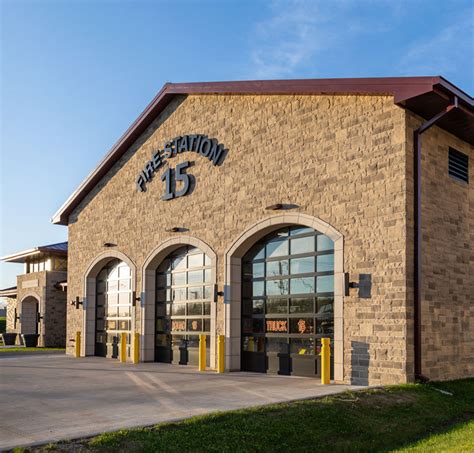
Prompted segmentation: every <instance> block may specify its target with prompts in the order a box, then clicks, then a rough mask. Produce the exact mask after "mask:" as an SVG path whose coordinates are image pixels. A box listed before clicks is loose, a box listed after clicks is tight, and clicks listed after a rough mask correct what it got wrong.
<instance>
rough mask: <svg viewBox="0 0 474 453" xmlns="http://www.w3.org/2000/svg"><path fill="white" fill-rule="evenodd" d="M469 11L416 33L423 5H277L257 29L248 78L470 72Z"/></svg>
mask: <svg viewBox="0 0 474 453" xmlns="http://www.w3.org/2000/svg"><path fill="white" fill-rule="evenodd" d="M448 1H449V0H448ZM464 5H467V8H466V7H464V8H462V7H460V4H459V3H458V1H453V2H452V3H451V4H447V5H445V6H446V10H452V11H453V14H452V15H451V14H450V15H449V16H442V15H441V14H442V13H439V15H438V17H437V18H436V19H439V21H438V20H437V21H436V23H429V24H426V25H427V26H423V24H419V27H418V28H417V29H415V30H414V29H413V28H410V27H413V23H414V21H415V23H418V19H416V20H415V18H416V17H419V20H423V17H424V16H423V13H424V12H425V9H426V7H427V3H426V2H425V1H423V0H410V1H408V0H407V1H405V0H398V1H393V0H274V1H273V2H272V3H271V7H270V13H269V15H268V17H267V18H266V19H264V20H263V21H261V22H260V23H258V24H256V26H255V28H254V30H253V33H252V36H251V40H252V44H251V54H250V69H249V73H248V74H247V76H249V77H252V78H263V79H265V78H285V77H294V76H301V75H302V74H311V76H312V77H321V76H328V73H329V74H331V73H332V74H343V75H346V74H347V73H348V72H349V73H350V74H353V75H354V76H355V75H357V76H361V75H381V74H384V75H395V74H397V73H398V74H400V75H421V74H422V75H431V74H434V75H436V74H442V75H445V76H446V77H454V76H456V75H459V74H461V75H463V74H464V75H465V74H469V73H471V74H472V71H473V69H472V68H473V66H472V61H473V60H474V55H473V46H474V44H473V42H474V41H473V28H472V27H473V10H472V6H471V5H472V4H471V3H469V2H467V3H466V2H464ZM429 9H430V14H431V16H430V18H431V19H432V18H433V14H436V10H437V8H436V5H433V4H430V8H429ZM439 24H444V26H445V28H444V29H443V28H442V25H439ZM438 25H439V26H440V27H441V29H440V30H438V29H437V28H436V27H437V26H438ZM405 33H406V35H405ZM429 33H431V35H429ZM410 35H415V38H414V39H412V40H411V41H410V40H409V39H408V36H410ZM351 52H352V53H351ZM328 62H329V64H330V65H331V66H330V67H328ZM329 71H330V72H329ZM471 79H472V76H471Z"/></svg>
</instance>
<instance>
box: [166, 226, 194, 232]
mask: <svg viewBox="0 0 474 453" xmlns="http://www.w3.org/2000/svg"><path fill="white" fill-rule="evenodd" d="M165 231H166V232H167V233H183V232H185V231H189V229H188V228H182V227H172V228H166V229H165Z"/></svg>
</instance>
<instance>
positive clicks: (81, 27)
mask: <svg viewBox="0 0 474 453" xmlns="http://www.w3.org/2000/svg"><path fill="white" fill-rule="evenodd" d="M0 8H1V10H0V15H1V27H0V28H1V62H0V65H1V66H0V74H1V92H0V104H1V118H0V127H1V129H0V136H1V137H0V138H1V149H0V229H1V230H0V256H3V255H5V254H9V253H11V252H15V251H19V250H22V249H26V248H30V247H32V246H35V245H41V244H48V243H53V242H59V241H63V240H66V239H67V229H66V227H61V226H55V225H52V224H51V223H50V218H51V216H52V215H53V214H54V212H55V211H56V210H57V209H58V208H59V206H60V205H61V204H62V203H63V202H64V201H65V200H66V198H67V197H68V196H69V195H70V194H71V192H72V191H73V190H74V189H75V188H76V187H77V186H78V185H79V183H80V182H81V181H82V180H83V179H84V177H85V176H86V175H87V174H88V173H89V172H90V171H91V170H92V169H93V168H94V166H95V165H96V164H97V163H98V161H99V160H100V159H101V158H102V157H103V155H104V154H105V153H106V152H107V151H108V149H110V147H111V146H112V145H113V144H114V142H115V141H116V140H117V139H118V138H119V137H120V135H121V134H122V133H123V132H124V131H125V129H126V128H127V127H128V126H129V125H130V124H131V123H132V122H133V120H134V119H135V118H136V117H137V116H138V115H139V114H140V112H141V111H142V110H143V108H144V107H145V106H146V105H147V103H148V102H149V101H150V100H151V99H152V98H153V97H154V95H155V94H156V92H157V91H158V90H159V89H160V88H161V86H162V85H163V84H164V83H165V82H167V81H170V82H184V81H213V80H239V79H275V78H308V77H314V78H318V77H369V76H370V77H373V76H408V75H438V74H440V75H443V76H445V77H446V78H448V79H449V80H450V81H451V82H453V83H454V84H456V85H458V86H459V87H460V88H461V89H463V90H464V91H467V92H468V93H470V94H471V95H472V94H473V92H474V89H473V88H474V74H473V71H474V70H473V64H472V62H473V61H474V49H473V46H474V44H473V42H474V38H473V23H474V18H473V16H474V3H473V1H472V0H467V1H463V0H458V1H449V0H445V1H441V0H430V1H417V0H410V1H396V0H391V1H388V0H387V1H383V0H380V1H376V0H371V1H369V0H359V1H355V0H325V1H319V0H313V1H297V0H293V1H292V0H288V1H278V0H277V1H258V0H248V1H203V0H201V1H176V0H175V1H144V0H142V1H140V0H134V1H113V0H101V1H98V0H95V1H93V0H81V1H79V0H67V1H66V0H64V1H50V0H36V1H24V0H0ZM21 270H22V268H21V266H17V265H12V264H5V263H0V288H3V287H7V286H12V285H14V284H16V280H15V276H16V274H17V273H19V272H21Z"/></svg>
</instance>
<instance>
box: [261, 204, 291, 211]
mask: <svg viewBox="0 0 474 453" xmlns="http://www.w3.org/2000/svg"><path fill="white" fill-rule="evenodd" d="M296 208H299V206H298V205H297V204H291V203H289V204H288V203H286V204H285V203H276V204H271V205H270V206H267V207H266V208H265V209H266V210H268V211H281V210H283V209H296Z"/></svg>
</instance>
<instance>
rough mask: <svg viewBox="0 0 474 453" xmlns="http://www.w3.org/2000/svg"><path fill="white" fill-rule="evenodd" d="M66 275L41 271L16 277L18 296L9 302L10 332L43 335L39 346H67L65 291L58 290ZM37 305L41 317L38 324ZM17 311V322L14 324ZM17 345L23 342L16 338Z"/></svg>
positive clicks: (8, 318)
mask: <svg viewBox="0 0 474 453" xmlns="http://www.w3.org/2000/svg"><path fill="white" fill-rule="evenodd" d="M66 278H67V272H62V271H41V272H33V273H29V274H23V275H19V276H18V277H17V297H16V299H13V298H11V299H8V301H7V304H8V305H7V332H16V333H18V334H21V333H35V332H36V331H37V332H38V333H39V334H40V337H39V340H38V344H39V346H44V347H64V346H65V343H66V300H67V298H66V292H64V291H62V290H61V289H58V288H56V287H55V285H56V284H57V283H58V282H61V281H64V280H65V279H66ZM36 304H38V305H37V307H38V310H39V314H40V316H41V317H42V319H41V320H40V322H39V324H38V325H35V321H36V320H35V314H36ZM15 309H16V313H17V316H18V317H19V319H17V321H16V323H15ZM17 342H18V343H19V342H20V339H19V338H17Z"/></svg>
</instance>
